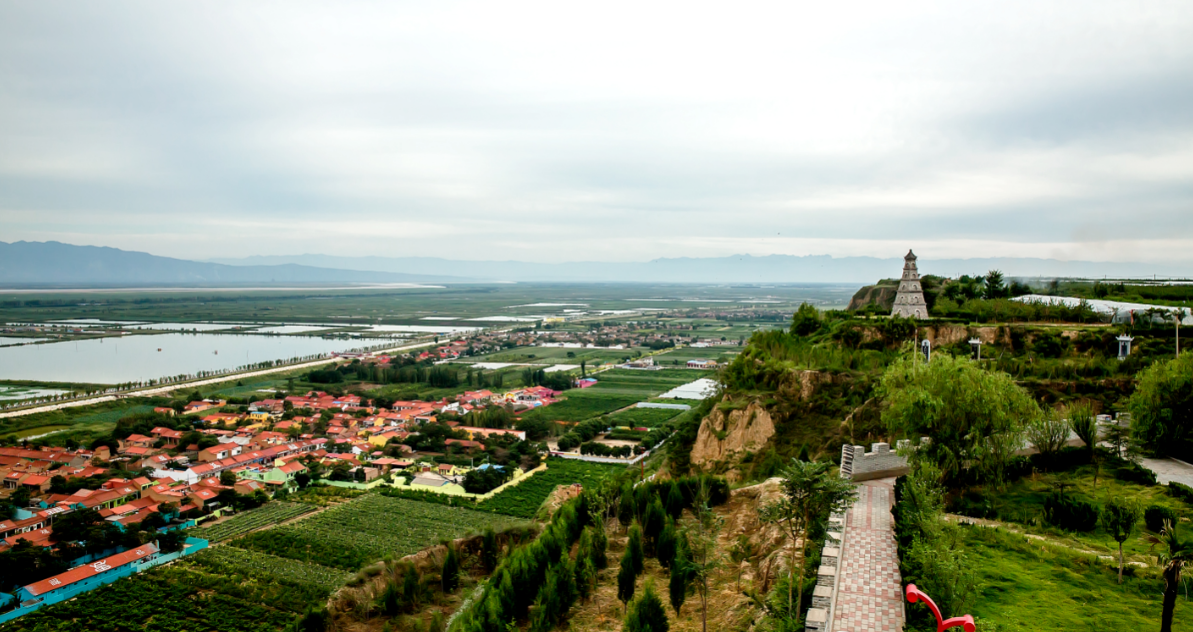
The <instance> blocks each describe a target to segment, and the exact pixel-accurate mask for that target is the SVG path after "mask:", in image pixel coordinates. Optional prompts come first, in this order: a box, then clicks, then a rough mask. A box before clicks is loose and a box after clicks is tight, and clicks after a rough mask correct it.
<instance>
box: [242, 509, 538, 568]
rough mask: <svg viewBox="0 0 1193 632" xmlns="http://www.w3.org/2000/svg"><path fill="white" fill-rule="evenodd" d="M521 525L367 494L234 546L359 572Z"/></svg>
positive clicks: (510, 520) (477, 513)
mask: <svg viewBox="0 0 1193 632" xmlns="http://www.w3.org/2000/svg"><path fill="white" fill-rule="evenodd" d="M517 524H518V522H517V521H516V520H512V519H507V520H500V519H499V520H495V519H494V517H493V516H491V515H486V514H483V513H479V512H476V511H472V510H469V509H460V508H456V507H446V506H443V505H434V504H430V503H422V502H418V501H413V500H405V499H402V498H390V497H387V496H382V495H380V494H368V495H365V496H361V497H360V498H357V499H354V500H351V501H349V502H346V503H343V504H340V505H337V506H335V507H332V508H330V509H328V510H326V511H324V512H323V513H321V514H319V515H317V516H314V517H311V518H308V519H306V520H302V521H299V522H297V523H294V524H290V525H284V526H281V527H277V528H275V529H269V530H266V531H257V532H255V533H251V534H249V535H247V536H244V537H242V538H238V539H235V540H232V541H231V543H230V545H231V546H235V547H239V548H243V549H248V550H255V551H261V552H264V553H269V554H271V555H278V556H281V557H288V558H292V559H298V560H304V561H309V562H313V563H316V564H321V565H324V566H331V567H335V568H340V569H344V570H350V571H354V570H357V569H359V568H361V567H362V566H364V565H365V564H368V563H370V562H374V561H376V560H379V559H381V558H383V557H385V556H387V555H392V556H393V557H402V556H405V555H410V554H411V553H415V552H417V551H420V550H422V549H424V548H426V547H428V546H430V545H432V544H435V543H437V542H439V541H440V540H443V539H451V538H459V537H463V536H465V535H467V534H469V533H479V532H481V531H483V530H484V529H485V528H487V527H492V528H493V529H495V530H498V531H500V530H502V529H505V528H508V527H512V526H515V525H517Z"/></svg>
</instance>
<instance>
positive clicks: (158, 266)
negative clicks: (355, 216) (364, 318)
mask: <svg viewBox="0 0 1193 632" xmlns="http://www.w3.org/2000/svg"><path fill="white" fill-rule="evenodd" d="M458 280H460V279H449V278H447V277H443V276H429V275H422V274H402V273H395V272H378V271H362V270H337V269H330V268H320V267H312V266H307V265H301V264H293V263H285V264H273V265H236V266H231V265H223V264H220V263H210V262H200V261H187V260H184V259H171V258H170V257H158V256H156V255H151V254H148V253H144V252H129V251H127V250H119V249H116V248H102V247H97V246H72V245H70V244H63V243H59V242H56V241H47V242H30V241H18V242H16V243H11V244H10V243H5V242H2V241H0V284H3V285H5V286H9V287H13V286H25V285H34V286H39V285H74V286H78V285H82V286H129V285H164V284H178V285H219V284H244V283H266V284H268V283H427V282H444V281H458Z"/></svg>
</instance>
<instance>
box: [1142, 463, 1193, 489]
mask: <svg viewBox="0 0 1193 632" xmlns="http://www.w3.org/2000/svg"><path fill="white" fill-rule="evenodd" d="M1143 467H1146V468H1147V469H1149V470H1151V471H1153V472H1155V473H1156V479H1157V480H1159V481H1160V482H1161V483H1164V484H1168V483H1171V482H1173V481H1176V482H1177V483H1181V484H1183V485H1188V486H1190V487H1193V465H1189V464H1188V463H1184V462H1182V461H1178V460H1176V459H1143Z"/></svg>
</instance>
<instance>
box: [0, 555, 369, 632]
mask: <svg viewBox="0 0 1193 632" xmlns="http://www.w3.org/2000/svg"><path fill="white" fill-rule="evenodd" d="M348 577H349V575H348V574H347V573H343V572H340V571H336V570H335V569H328V568H324V567H320V566H316V565H312V564H305V563H303V562H299V561H296V560H289V559H284V558H278V557H274V556H270V555H264V554H261V553H257V552H253V551H243V550H240V549H234V548H231V547H219V548H215V549H208V550H205V551H200V552H199V553H197V554H195V555H194V556H192V557H187V558H183V559H181V560H178V561H176V562H174V563H173V564H170V565H169V566H159V567H157V568H154V569H151V570H149V571H147V572H144V573H139V574H136V575H133V576H131V577H126V578H124V579H121V580H119V581H117V582H115V583H113V584H110V585H108V586H105V587H103V588H98V589H96V590H93V591H91V592H88V593H84V594H82V595H80V596H78V597H77V598H75V599H71V600H70V601H66V602H62V603H58V604H54V605H52V606H47V607H45V608H42V609H40V610H38V611H37V612H34V613H32V614H29V615H26V616H24V617H21V618H19V619H16V620H15V621H12V622H10V623H7V624H5V626H4V629H5V630H6V631H8V630H14V631H17V630H19V631H22V632H24V631H28V632H50V631H54V632H59V631H61V632H133V631H141V630H148V631H152V632H176V631H181V630H193V631H196V632H198V631H202V632H208V631H213V632H277V631H278V630H283V629H286V628H287V627H288V626H290V625H291V624H292V623H293V622H294V621H295V620H296V619H297V617H298V616H299V615H300V614H301V613H302V612H304V611H305V610H306V609H307V608H308V607H309V606H310V605H312V604H318V603H321V602H323V601H325V600H326V599H327V596H328V595H329V594H330V593H331V591H332V590H334V589H335V588H336V587H338V586H339V585H341V584H342V583H343V582H344V581H346V580H347V578H348Z"/></svg>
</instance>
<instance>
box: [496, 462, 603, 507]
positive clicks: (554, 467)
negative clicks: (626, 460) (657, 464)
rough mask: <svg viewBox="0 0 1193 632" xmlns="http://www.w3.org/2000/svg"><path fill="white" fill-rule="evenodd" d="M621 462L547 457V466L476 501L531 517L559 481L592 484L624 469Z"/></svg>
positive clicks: (558, 484)
mask: <svg viewBox="0 0 1193 632" xmlns="http://www.w3.org/2000/svg"><path fill="white" fill-rule="evenodd" d="M624 471H625V466H624V465H604V464H601V463H588V462H586V461H576V460H573V459H560V458H551V459H547V470H546V471H545V472H539V473H537V474H535V475H534V476H532V477H530V479H529V480H527V481H524V482H522V483H518V484H517V485H515V486H513V487H510V488H509V489H507V490H505V491H503V492H501V493H500V494H497V495H496V496H493V497H492V498H489V499H487V500H484V501H482V502H481V503H479V504H478V505H477V509H479V510H481V511H490V512H493V513H500V514H506V515H509V516H518V517H520V518H533V517H534V515H535V514H536V513H537V512H538V510H539V507H540V506H541V505H542V504H543V501H544V500H546V499H547V496H549V495H550V494H551V492H553V491H555V488H556V487H558V486H560V485H571V484H573V483H580V484H581V485H584V486H590V485H594V484H596V483H598V482H600V481H601V480H603V479H604V478H606V477H608V476H613V475H615V474H617V473H618V472H624Z"/></svg>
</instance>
